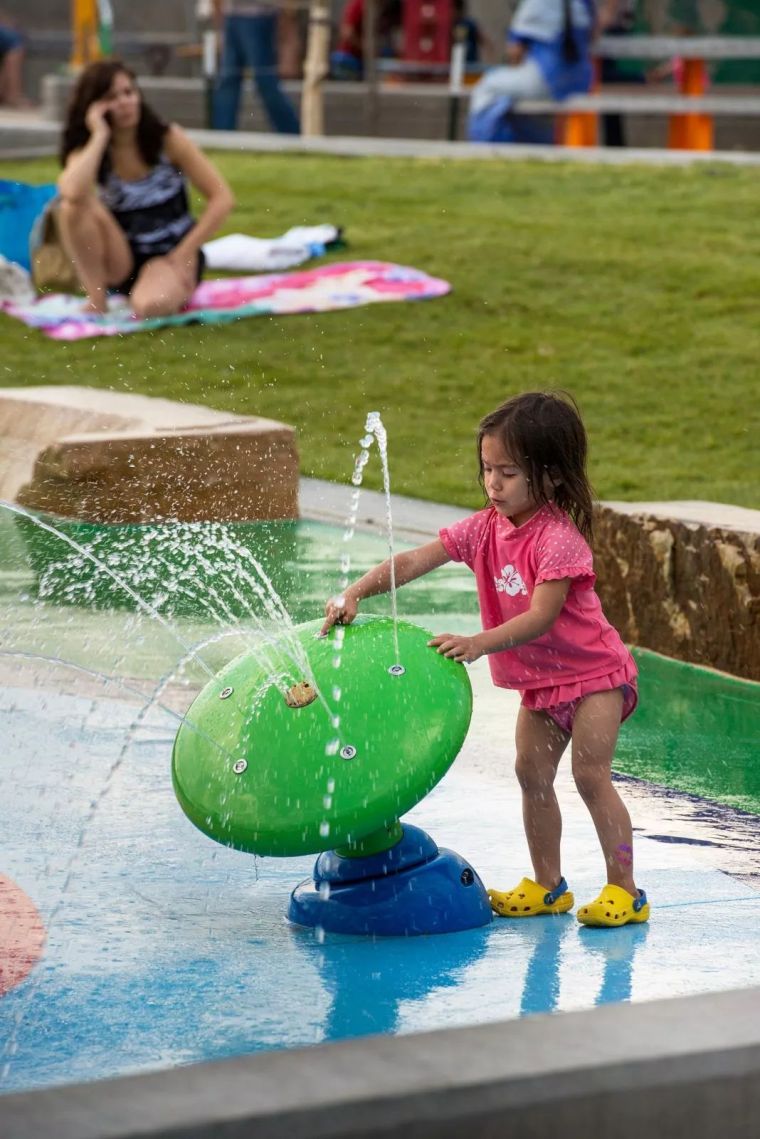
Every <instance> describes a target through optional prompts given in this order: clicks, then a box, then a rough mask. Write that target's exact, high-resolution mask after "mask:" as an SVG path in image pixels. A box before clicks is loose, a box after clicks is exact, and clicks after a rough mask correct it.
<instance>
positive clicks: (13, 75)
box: [0, 12, 32, 109]
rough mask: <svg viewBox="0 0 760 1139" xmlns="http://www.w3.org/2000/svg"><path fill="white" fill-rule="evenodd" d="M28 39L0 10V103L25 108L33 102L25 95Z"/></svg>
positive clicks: (5, 105)
mask: <svg viewBox="0 0 760 1139" xmlns="http://www.w3.org/2000/svg"><path fill="white" fill-rule="evenodd" d="M25 55H26V41H25V39H24V36H23V35H22V34H21V32H19V31H18V29H17V28H15V27H14V26H13V25H12V23H11V21H10V20H8V19H7V18H6V16H5V13H3V12H0V104H2V106H4V107H13V108H17V109H23V108H25V107H31V106H32V104H31V102H30V101H29V99H27V98H26V96H25V95H24V88H23V77H22V73H23V69H24V56H25Z"/></svg>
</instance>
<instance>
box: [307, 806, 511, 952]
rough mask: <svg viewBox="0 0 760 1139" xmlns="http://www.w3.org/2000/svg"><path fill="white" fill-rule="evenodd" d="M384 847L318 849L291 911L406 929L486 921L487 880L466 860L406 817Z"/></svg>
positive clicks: (356, 929)
mask: <svg viewBox="0 0 760 1139" xmlns="http://www.w3.org/2000/svg"><path fill="white" fill-rule="evenodd" d="M402 830H403V836H402V838H401V839H400V840H399V842H397V843H396V845H395V846H392V847H391V848H390V849H389V850H384V851H382V852H381V853H379V854H372V855H369V856H367V857H363V858H345V857H343V856H342V855H340V854H338V853H337V851H334V850H329V851H326V852H325V853H324V854H321V855H320V856H319V858H318V859H317V861H316V864H315V866H314V874H313V877H312V878H309V879H307V880H306V881H305V882H302V883H301V885H300V886H296V888H295V890H294V891H293V893H292V894H291V896H290V906H289V907H288V918H289V919H290V921H292V922H295V923H296V924H297V925H303V926H310V927H314V928H316V927H319V928H320V929H323V930H326V931H327V932H329V933H350V934H369V935H370V936H373V937H409V936H414V935H416V934H423V933H455V932H457V931H458V930H463V929H476V928H478V927H479V926H484V925H488V924H489V923H490V922H491V920H492V918H493V914H492V912H491V906H490V903H489V901H488V895H487V894H486V891H485V887H484V886H483V883H482V882H481V881H480V878H479V877H478V875H477V874H476V873H475V871H474V870H473V868H472V867H471V866H470V864H469V863H468V862H465V860H464V859H463V858H462V857H460V855H458V854H455V853H454V851H453V850H441V849H439V848H438V846H437V845H436V843H435V842H434V841H433V839H432V838H431V837H430V835H429V834H427V833H426V832H425V831H423V830H420V828H419V827H413V826H409V825H406V824H405V825H404V826H403V827H402Z"/></svg>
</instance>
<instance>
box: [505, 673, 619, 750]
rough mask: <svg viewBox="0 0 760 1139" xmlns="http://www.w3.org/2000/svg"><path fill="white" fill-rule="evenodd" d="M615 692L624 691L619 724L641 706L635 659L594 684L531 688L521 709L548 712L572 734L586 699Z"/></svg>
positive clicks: (587, 682)
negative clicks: (579, 710)
mask: <svg viewBox="0 0 760 1139" xmlns="http://www.w3.org/2000/svg"><path fill="white" fill-rule="evenodd" d="M615 688H621V689H622V690H623V710H622V712H621V714H620V722H621V724H622V722H623V721H624V720H627V719H628V717H629V716H631V715H632V714H633V713H634V712H635V710H636V705H637V704H638V702H639V694H638V689H637V687H636V665H635V663H634V661H633V658H632V657H629V659H628V661H627V662H626V664H625V665H624V666H623V667H622V668H618V669H616V670H615V671H614V672H610V673H608V674H607V676H595V677H593V679H591V680H575V681H571V682H570V683H569V684H557V685H556V686H555V687H553V688H528V689H526V691H525V692H523V693H522V701H521V702H522V705H523V707H524V708H530V709H531V711H533V712H547V713H548V714H549V715H550V716H551V718H552V719H553V720H554V722H555V724H557V725H558V726H559V727H560V728H561V729H562V731H563V732H567V734H568V735H570V734H572V730H573V721H574V720H575V713H576V712H577V710H578V706H579V705H580V703H581V701H582V700H583V699H584V698H585V697H586V696H591V695H593V694H594V693H595V692H609V691H612V690H614V689H615Z"/></svg>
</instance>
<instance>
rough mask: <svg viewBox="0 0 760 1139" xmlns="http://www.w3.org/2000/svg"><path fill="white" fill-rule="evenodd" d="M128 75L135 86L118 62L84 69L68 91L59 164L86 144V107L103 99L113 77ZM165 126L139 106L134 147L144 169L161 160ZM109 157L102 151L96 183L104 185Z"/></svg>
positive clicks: (106, 61) (102, 62)
mask: <svg viewBox="0 0 760 1139" xmlns="http://www.w3.org/2000/svg"><path fill="white" fill-rule="evenodd" d="M122 74H123V75H128V76H129V78H130V79H131V80H132V82H133V83H134V84H135V86H136V85H137V77H136V76H135V73H134V72H133V71H131V70H130V69H129V68H128V67H127V66H126V64H125V63H122V61H121V60H120V59H98V60H96V61H95V62H94V63H90V64H89V65H88V66H87V67H85V69H84V71H83V72H82V74H81V75H80V76H79V79H78V80H77V83H76V86H75V87H74V90H73V91H72V92H71V99H70V100H69V106H68V110H67V112H66V121H65V122H64V124H63V134H62V136H61V149H60V159H61V165H62V166H65V165H66V159H67V158H68V157H69V155H70V154H71V152H72V150H81V148H82V147H83V146H85V145H86V144H87V141H88V139H89V137H90V131H89V128H88V127H87V124H86V123H85V116H86V114H87V111H88V110H89V108H90V106H91V105H92V104H93V103H94V102H96V101H97V100H98V99H103V98H104V97H105V96H106V95H107V94H108V92H109V91H110V89H111V84H112V83H113V81H114V79H115V78H116V76H117V75H122ZM168 129H169V124H168V123H166V122H164V120H163V119H162V118H160V116H159V115H157V114H156V112H155V111H154V110H153V108H152V107H150V106H149V105H148V104H147V103H146V102H145V100H142V101H141V104H140V121H139V122H138V124H137V148H138V150H139V151H140V154H141V155H142V157H143V158H144V159H145V162H146V164H147V165H148V166H155V165H156V163H157V162H158V160H159V158H160V157H161V150H162V149H163V144H164V136H165V135H166V132H167V131H168ZM110 165H111V163H110V158H109V155H108V150H106V152H105V154H104V156H103V161H102V162H101V164H100V169H99V171H98V182H101V183H102V182H104V181H105V179H106V178H107V176H108V171H109V169H110Z"/></svg>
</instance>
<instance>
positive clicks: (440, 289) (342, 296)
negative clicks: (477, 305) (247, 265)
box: [0, 261, 451, 340]
mask: <svg viewBox="0 0 760 1139" xmlns="http://www.w3.org/2000/svg"><path fill="white" fill-rule="evenodd" d="M450 289H451V285H450V284H449V283H448V281H442V280H440V279H438V278H436V277H429V276H428V275H427V274H426V273H423V272H421V271H420V270H419V269H411V268H408V267H406V266H404V265H393V264H390V263H388V262H386V261H346V262H342V263H339V264H334V265H323V266H321V267H320V268H318V269H309V270H307V271H305V272H295V273H270V274H266V275H264V276H256V277H226V278H225V277H222V278H219V279H216V280H209V281H202V282H201V283H200V285H198V288H197V289H196V290H195V292H194V293H193V295H192V297H191V298H190V300H189V302H188V304H187V307H186V308H185V309H184V310H183V311H182V312H179V313H177V314H176V315H175V316H166V317H155V318H153V319H150V320H138V319H137V318H136V317H135V315H134V314H133V313H132V311H131V310H130V308H129V304H128V301H127V299H126V298H125V297H111V298H110V303H109V310H108V312H107V313H106V314H105V315H104V316H92V315H91V314H88V313H85V312H83V308H84V301H83V300H82V298H81V297H73V296H65V295H63V294H60V293H53V294H50V295H49V296H43V297H39V298H38V299H37V300H36V301H33V302H32V303H31V304H15V303H14V302H12V301H4V302H2V303H1V304H0V308H2V311H4V312H6V313H7V314H8V315H9V316H13V317H16V319H17V320H21V321H23V322H24V324H27V325H29V326H30V327H31V328H39V329H40V330H41V331H42V332H44V333H45V335H46V336H50V337H52V339H54V340H82V339H85V338H87V337H92V336H123V335H124V334H126V333H128V332H142V331H144V330H146V329H151V328H161V327H162V326H165V325H177V324H191V323H195V322H201V323H205V324H209V323H219V322H222V321H230V320H238V319H239V318H240V317H244V316H264V315H271V316H285V315H287V314H290V313H305V312H329V311H331V310H334V309H343V308H354V307H356V306H357V305H367V304H375V303H377V302H378V301H419V300H428V299H430V298H432V297H441V296H444V295H445V294H446V293H448V292H449V291H450Z"/></svg>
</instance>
